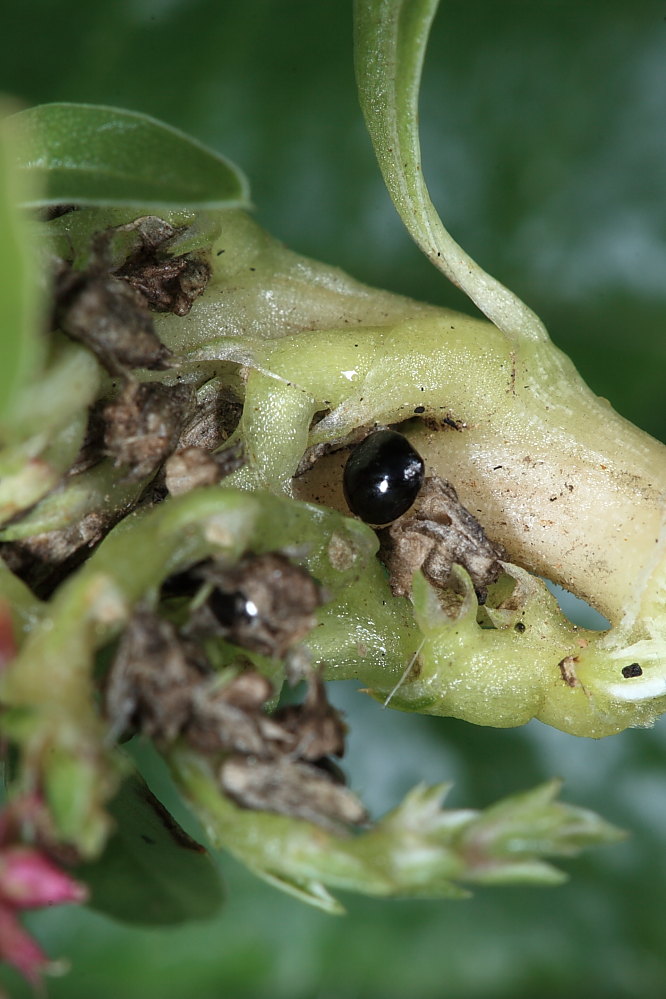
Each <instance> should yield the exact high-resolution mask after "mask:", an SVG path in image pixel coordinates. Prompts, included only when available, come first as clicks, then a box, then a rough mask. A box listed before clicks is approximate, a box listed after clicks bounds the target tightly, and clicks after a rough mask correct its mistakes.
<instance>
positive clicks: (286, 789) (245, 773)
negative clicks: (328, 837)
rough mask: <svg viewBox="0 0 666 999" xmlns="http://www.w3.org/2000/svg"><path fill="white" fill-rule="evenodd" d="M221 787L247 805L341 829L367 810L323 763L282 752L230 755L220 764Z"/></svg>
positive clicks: (357, 822)
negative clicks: (277, 755)
mask: <svg viewBox="0 0 666 999" xmlns="http://www.w3.org/2000/svg"><path fill="white" fill-rule="evenodd" d="M220 783H221V786H222V790H223V791H224V792H225V794H227V795H228V796H229V797H230V798H231V799H232V801H235V802H236V803H237V804H238V805H240V806H241V807H242V808H254V809H259V810H262V811H269V812H278V813H279V814H281V815H291V816H293V817H294V818H298V819H305V820H306V821H308V822H315V823H316V824H317V825H320V826H323V827H324V828H326V829H330V830H331V831H332V832H335V833H341V832H343V831H344V830H345V827H347V826H359V825H364V824H365V823H366V822H367V820H368V815H367V812H366V810H365V808H364V807H363V805H362V804H361V802H360V801H359V799H358V798H357V797H356V796H355V795H354V794H352V792H351V791H350V790H349V789H348V788H346V787H344V785H342V784H339V783H337V781H336V780H335V778H334V777H333V776H332V775H331V774H330V773H329V772H328V771H326V770H323V769H322V768H321V767H317V766H313V765H312V764H311V763H303V762H301V761H299V760H290V759H288V758H287V757H281V758H278V759H276V760H270V761H267V760H259V759H255V758H253V757H250V756H230V757H228V758H227V759H226V760H225V761H224V762H223V764H222V766H221V768H220Z"/></svg>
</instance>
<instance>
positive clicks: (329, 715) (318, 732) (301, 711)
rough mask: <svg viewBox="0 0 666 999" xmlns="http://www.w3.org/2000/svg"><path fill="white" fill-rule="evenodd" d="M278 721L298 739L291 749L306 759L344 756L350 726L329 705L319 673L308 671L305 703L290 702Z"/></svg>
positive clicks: (280, 712) (276, 719) (278, 714)
mask: <svg viewBox="0 0 666 999" xmlns="http://www.w3.org/2000/svg"><path fill="white" fill-rule="evenodd" d="M274 718H275V721H277V722H278V723H279V724H280V725H281V726H282V728H283V729H284V730H285V731H286V732H289V733H290V734H291V735H292V736H293V738H294V742H293V745H292V746H291V748H290V752H291V753H294V754H295V755H296V756H298V757H300V758H301V759H304V760H320V759H321V758H322V757H324V756H331V755H333V756H342V755H343V754H344V751H345V735H346V733H347V727H346V725H345V724H344V722H343V721H342V718H341V716H340V712H339V711H336V709H335V708H334V707H333V706H332V705H331V704H329V702H328V698H327V697H326V687H325V685H324V681H323V680H322V678H321V676H320V674H319V673H314V672H312V671H310V673H309V674H308V690H307V693H306V695H305V698H304V700H303V702H302V703H301V704H289V705H288V706H287V707H284V708H281V709H280V710H279V711H278V712H276V714H275V716H274Z"/></svg>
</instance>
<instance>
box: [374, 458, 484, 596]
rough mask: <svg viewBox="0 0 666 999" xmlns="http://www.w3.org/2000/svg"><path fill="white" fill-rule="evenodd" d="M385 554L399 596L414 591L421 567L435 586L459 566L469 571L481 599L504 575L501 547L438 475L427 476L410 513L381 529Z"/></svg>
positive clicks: (445, 582)
mask: <svg viewBox="0 0 666 999" xmlns="http://www.w3.org/2000/svg"><path fill="white" fill-rule="evenodd" d="M380 538H381V550H380V557H381V558H382V561H383V562H384V564H385V565H386V567H387V568H388V570H389V574H390V581H391V589H392V590H393V592H394V593H395V594H396V596H407V595H408V594H409V593H410V592H411V588H412V578H413V575H414V573H415V572H416V570H417V569H421V570H422V572H423V573H424V575H425V576H426V577H427V579H428V580H429V581H430V582H431V583H433V584H434V585H435V586H439V587H445V586H447V584H448V583H449V580H450V576H451V568H452V566H453V565H454V564H456V565H461V566H463V567H464V568H465V569H466V570H467V572H468V573H469V575H470V578H471V580H472V583H473V584H474V589H475V590H476V593H477V596H478V598H479V602H480V603H483V602H484V601H485V598H486V592H487V587H488V586H490V585H491V583H494V582H496V581H497V579H498V578H499V576H500V575H501V573H502V565H501V559H502V558H503V552H502V550H501V549H500V548H499V547H498V546H497V545H495V544H494V543H493V542H492V541H490V539H489V538H488V537H487V536H486V534H485V531H484V530H483V528H482V527H481V525H480V524H479V522H478V520H477V519H476V517H474V516H473V515H472V514H471V513H470V512H469V510H467V509H466V508H465V507H464V506H463V505H462V504H461V503H460V501H459V500H458V495H457V493H456V491H455V489H454V488H453V486H452V485H451V484H450V483H449V482H446V481H445V480H444V479H440V478H439V477H438V476H432V477H430V478H427V479H426V480H425V482H424V483H423V486H422V488H421V491H420V493H419V496H418V498H417V500H416V502H415V504H414V506H413V507H412V508H411V510H410V511H409V513H407V514H406V515H405V516H404V517H401V518H400V519H399V520H397V521H396V522H395V523H394V524H391V526H390V527H387V528H385V529H383V530H382V531H381V532H380Z"/></svg>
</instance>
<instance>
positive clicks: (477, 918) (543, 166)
mask: <svg viewBox="0 0 666 999" xmlns="http://www.w3.org/2000/svg"><path fill="white" fill-rule="evenodd" d="M446 6H447V7H448V9H449V13H448V15H447V16H443V15H444V8H443V11H442V14H441V15H440V17H439V19H438V21H437V22H436V24H435V27H434V34H433V40H432V45H431V48H430V50H429V56H428V61H427V65H426V77H425V89H424V94H423V99H422V123H423V131H424V138H423V141H424V160H425V164H426V168H427V172H428V177H429V179H430V187H431V193H432V195H433V199H434V200H435V202H436V204H437V205H438V207H439V208H440V210H441V211H442V214H443V216H444V217H445V219H446V221H447V224H448V225H449V226H450V229H451V231H452V232H453V234H454V235H455V237H456V239H457V240H458V241H459V242H460V243H461V244H462V245H463V246H465V248H466V249H467V250H468V251H469V252H470V253H471V254H472V256H474V258H475V259H477V260H479V262H480V263H481V264H482V265H483V266H484V268H485V269H486V270H488V271H489V272H490V273H493V274H495V275H497V276H498V277H499V278H500V279H501V280H502V281H503V283H505V284H507V285H508V286H509V287H511V288H512V289H513V290H515V291H516V292H517V293H518V294H519V295H520V297H521V298H522V299H523V300H525V301H526V302H527V303H528V304H529V305H530V306H531V307H532V308H533V309H534V310H535V311H536V312H537V314H538V315H540V316H541V317H542V318H543V319H544V321H545V322H546V324H547V326H548V328H549V330H550V332H551V334H552V335H553V337H554V339H555V340H556V342H557V343H558V344H559V345H560V346H562V347H564V348H565V349H566V350H567V351H569V352H570V353H571V354H572V356H573V358H574V360H575V362H576V363H577V365H578V366H579V368H580V369H581V371H582V373H583V374H584V375H585V377H586V378H587V380H588V381H589V382H590V383H591V385H592V386H593V388H594V389H595V390H596V391H598V392H600V393H601V394H603V395H606V396H608V397H609V398H610V399H611V400H612V401H613V403H614V405H615V406H616V408H617V409H619V410H620V412H622V413H623V414H624V415H626V416H628V417H630V418H632V419H633V420H635V421H636V422H637V423H639V424H640V425H641V426H643V427H644V428H645V429H647V430H649V431H651V432H652V433H654V434H656V435H657V436H660V437H662V439H663V438H664V437H666V410H665V409H664V406H663V380H664V379H663V372H664V361H665V357H664V350H665V348H664V337H663V328H664V314H665V306H666V287H665V286H664V282H663V274H664V263H665V261H664V224H665V223H664V203H665V201H666V185H665V182H664V163H665V162H666V133H665V130H664V124H663V107H664V101H665V97H666V61H665V60H664V58H663V51H664V48H663V46H664V39H665V37H666V22H664V20H663V18H664V9H663V4H662V3H661V2H652V0H643V2H641V4H637V5H629V4H627V3H626V0H594V2H590V3H587V4H585V5H582V4H580V3H578V2H574V0H566V2H563V0H554V2H552V3H549V4H527V3H525V2H524V0H514V2H507V3H503V4H497V3H495V2H492V0H483V2H481V0H475V2H463V0H456V2H451V3H448V4H446ZM350 40H351V23H350V11H349V9H348V5H346V4H341V3H340V2H339V0H321V2H318V3H317V4H303V3H301V2H297V0H285V2H282V3H280V4H272V3H268V2H260V0H248V2H247V3H245V4H237V3H232V2H229V0H227V2H220V0H216V2H213V0H209V2H204V0H196V2H191V0H188V2H186V0H173V2H169V3H167V2H164V0H125V2H122V3H118V4H108V5H101V4H83V3H80V2H74V0H69V2H66V0H63V2H62V3H60V4H58V5H57V6H54V5H53V4H51V3H48V2H47V0H43V2H37V0H27V2H26V3H25V4H23V5H22V7H21V9H20V11H19V9H18V7H14V8H13V10H12V11H11V12H9V13H8V14H6V15H5V17H4V23H3V67H2V69H1V70H0V88H2V89H4V90H5V91H9V92H12V93H14V94H15V95H17V96H18V97H20V98H22V99H24V100H25V101H26V102H30V103H32V102H38V101H50V100H72V101H87V102H88V101H89V102H104V103H109V104H114V105H117V106H127V107H131V108H134V109H136V110H140V111H144V112H147V113H150V114H152V115H155V116H157V117H161V118H163V119H164V120H166V121H168V122H170V123H171V124H173V125H175V126H177V127H179V128H182V129H184V130H187V131H190V132H192V134H194V135H195V136H197V137H198V138H199V139H200V140H201V141H204V142H206V143H209V144H210V145H212V146H213V147H214V148H216V149H218V150H219V151H221V152H223V153H224V154H225V155H228V156H231V157H232V158H233V159H234V160H236V161H237V162H238V163H239V164H240V165H241V166H242V167H243V169H244V171H245V172H246V173H247V175H248V177H249V178H250V180H251V183H252V189H253V195H254V200H255V202H256V204H257V206H258V217H259V218H260V220H261V221H262V222H263V223H264V224H265V225H266V226H267V228H269V230H271V231H272V232H274V233H275V235H277V236H279V237H281V238H283V239H285V240H286V241H287V242H288V243H290V244H291V245H293V246H294V248H296V249H299V250H302V251H303V252H307V253H310V254H312V255H313V256H315V257H317V256H318V257H321V258H323V259H325V260H329V261H331V262H334V263H338V264H340V265H342V266H344V267H345V268H347V269H348V270H350V271H351V272H352V273H354V274H355V275H357V276H358V277H360V278H363V279H365V280H368V281H373V282H375V283H377V284H381V285H383V286H385V287H388V288H392V289H393V290H396V291H402V292H406V293H410V294H413V295H416V296H421V297H424V298H429V299H431V300H433V301H437V302H441V303H445V304H450V305H453V306H455V307H457V308H463V309H464V308H466V305H465V304H464V302H463V301H462V300H461V298H459V297H457V296H456V295H455V293H454V291H453V289H451V288H450V287H448V286H447V285H446V283H445V282H443V281H442V280H441V278H440V276H439V275H438V274H437V273H436V272H435V271H434V269H433V268H431V267H430V266H429V265H428V264H427V262H426V261H425V260H423V258H422V257H421V255H420V254H419V253H418V251H417V250H416V249H415V248H414V247H413V246H412V245H411V243H410V242H409V240H408V237H407V236H406V235H405V234H404V232H403V230H402V226H401V224H400V222H399V221H398V219H397V217H396V216H395V213H394V210H393V208H392V207H391V205H390V203H389V200H388V196H387V195H386V193H385V192H384V190H383V186H382V182H381V180H380V178H379V173H378V170H377V167H376V165H375V164H374V161H373V159H372V155H371V152H370V146H369V141H368V139H367V137H366V136H365V134H364V130H363V126H362V123H361V117H360V113H359V112H358V110H357V108H356V104H355V96H354V83H353V74H352V61H351V45H350ZM340 696H342V695H340ZM348 699H349V701H350V703H351V704H354V705H355V706H356V707H355V713H354V714H353V715H350V721H351V723H352V728H353V730H354V729H355V732H354V736H353V742H352V752H351V755H350V767H351V772H352V775H353V777H352V783H353V785H354V786H355V787H357V788H358V789H359V790H360V791H362V792H363V793H364V796H365V797H366V798H367V799H368V800H371V801H372V802H373V803H374V804H375V806H376V808H377V809H378V810H379V811H381V810H383V809H385V808H388V807H390V806H391V805H392V804H394V803H395V801H396V800H397V798H398V795H399V794H400V793H404V792H405V791H406V790H407V789H408V788H409V787H410V786H412V785H413V783H414V782H415V781H417V780H418V779H420V778H424V779H427V780H428V781H437V780H442V779H453V780H455V782H456V786H455V802H454V803H455V804H456V805H460V806H466V805H473V806H475V807H479V806H481V805H483V804H486V803H489V802H490V801H492V800H494V799H495V798H497V797H499V796H500V795H501V794H504V793H509V792H510V791H514V790H519V789H521V788H524V787H528V786H531V785H532V784H533V783H537V782H538V781H539V780H541V779H543V778H547V777H550V776H552V775H553V774H555V773H557V774H560V775H561V776H563V777H564V778H565V782H566V783H565V795H566V797H567V798H568V800H571V801H575V802H576V803H578V804H581V805H585V806H588V807H593V808H597V809H598V810H599V811H601V812H602V814H604V815H605V816H606V817H607V818H609V819H610V820H612V821H615V822H617V823H618V824H619V825H621V826H623V827H624V828H630V829H632V830H633V839H632V840H630V841H629V842H628V843H626V844H624V845H623V846H621V847H613V848H612V849H609V850H607V851H604V852H600V853H599V854H598V855H597V856H595V857H594V858H592V859H589V860H585V861H576V862H575V863H573V862H572V863H570V864H569V865H568V866H569V870H570V871H571V872H572V874H573V875H574V877H573V879H572V881H571V882H570V883H569V884H568V885H565V886H563V887H562V888H558V889H555V890H553V891H550V892H548V893H546V892H544V891H542V890H538V891H537V890H527V889H519V888H514V889H510V890H509V889H503V890H501V891H500V890H494V891H492V892H491V891H487V892H480V893H478V894H477V895H476V896H475V898H474V899H473V900H472V901H470V902H465V903H459V902H456V903H453V902H451V903H426V902H423V903H382V902H373V901H363V900H359V899H356V898H350V899H349V900H348V905H349V909H350V916H349V917H347V918H346V919H344V920H333V919H331V918H329V917H326V916H324V915H320V914H318V913H313V912H312V911H311V910H310V909H306V908H305V907H303V906H300V905H299V904H298V903H297V902H295V901H291V900H289V899H285V898H282V897H281V896H280V895H278V894H277V893H276V892H274V891H272V890H271V889H270V888H268V887H266V886H262V885H259V884H257V883H256V882H255V881H254V880H252V879H251V878H250V877H248V876H247V875H245V874H244V873H242V872H239V871H237V869H236V868H235V867H234V866H232V865H231V863H230V862H228V861H227V862H225V867H226V878H227V882H228V891H227V898H228V900H227V905H226V910H225V912H224V913H223V915H222V916H221V917H220V918H219V919H218V920H217V921H216V922H214V923H210V924H201V925H193V926H191V927H188V928H185V929H182V930H169V931H159V932H158V931H145V932H143V931H136V930H133V929H132V930H129V929H126V928H120V927H118V926H116V925H115V924H112V923H110V922H109V921H106V920H103V919H102V918H101V917H95V916H90V915H88V914H78V913H74V912H71V913H67V912H52V913H45V914H44V915H42V916H40V917H39V920H37V919H35V920H34V921H33V922H34V924H35V925H37V923H39V927H40V932H41V933H42V939H43V940H44V942H45V944H46V945H47V946H48V948H49V951H50V952H51V953H52V954H53V955H54V956H56V955H59V954H65V955H68V956H70V957H71V958H72V959H73V960H74V963H75V971H74V972H73V973H72V974H71V975H70V976H69V977H68V978H66V979H63V980H61V981H55V982H54V984H53V986H52V987H51V993H52V995H53V996H54V997H56V999H58V997H67V999H78V997H79V996H80V997H82V999H83V997H85V999H88V997H89V996H90V995H92V994H94V995H96V996H98V997H100V999H111V997H113V999H115V997H116V996H118V995H123V996H127V997H130V999H132V997H134V996H136V997H139V996H141V997H142V999H144V997H146V999H151V997H155V999H158V997H159V999H186V997H190V996H193V995H196V997H197V999H208V997H210V999H213V997H218V996H220V995H224V994H227V995H233V996H243V995H247V996H256V997H257V999H259V997H261V999H263V997H265V996H268V995H270V996H271V997H278V999H281V997H283V996H284V997H285V999H286V997H289V999H309V997H313V996H321V997H326V999H342V997H344V999H353V997H355V996H358V997H364V999H367V997H373V996H377V997H378V999H379V997H393V996H395V997H398V996H399V997H400V999H402V997H403V996H405V995H407V994H409V995H411V996H414V997H417V999H429V997H433V999H435V997H441V996H443V995H444V996H451V997H454V996H455V997H460V996H467V997H469V999H476V997H479V996H487V997H492V999H504V997H506V999H509V997H511V999H523V997H524V999H527V997H529V999H532V997H533V996H535V995H539V996H540V997H545V999H548V997H552V999H555V997H561V996H562V995H568V996H573V997H577V996H590V995H592V996H595V995H604V996H605V997H611V999H612V997H625V996H626V997H634V996H637V995H639V996H641V997H650V999H651V997H655V999H657V997H659V999H661V997H662V996H663V983H664V980H666V958H665V956H664V955H665V954H666V932H665V931H664V927H663V897H664V890H665V889H666V883H665V881H666V876H665V875H664V871H663V861H662V858H663V855H664V848H665V847H666V842H665V839H666V834H664V831H663V830H664V829H665V828H666V822H665V821H664V818H665V816H664V810H663V805H662V802H663V770H664V762H665V761H666V738H665V736H664V732H665V729H664V726H663V724H662V725H661V726H658V727H657V728H656V729H655V730H653V731H647V732H644V731H633V732H627V733H624V734H623V735H621V736H615V737H612V738H610V739H606V740H604V741H602V742H600V743H595V742H589V741H585V740H577V739H573V738H571V737H567V736H563V735H561V734H559V733H557V732H554V731H552V730H549V729H546V728H545V726H539V725H530V726H528V728H527V729H526V730H524V731H520V732H514V731H510V730H509V731H503V732H499V731H494V730H483V729H477V728H474V727H473V726H470V725H466V724H463V723H459V722H454V721H440V720H430V719H425V718H412V717H403V716H401V715H399V714H397V713H388V712H382V710H381V708H380V707H379V706H378V705H374V704H370V703H368V704H365V702H364V701H363V699H362V698H361V697H360V695H355V696H353V697H352V696H351V694H350V695H349V698H348ZM5 980H7V981H8V980H9V978H8V977H7V978H6V979H5V978H3V979H0V981H3V982H4V981H5ZM14 983H15V979H12V984H14ZM13 993H14V994H15V995H16V996H23V995H27V990H25V991H22V990H21V986H20V985H16V986H15V987H14V989H13Z"/></svg>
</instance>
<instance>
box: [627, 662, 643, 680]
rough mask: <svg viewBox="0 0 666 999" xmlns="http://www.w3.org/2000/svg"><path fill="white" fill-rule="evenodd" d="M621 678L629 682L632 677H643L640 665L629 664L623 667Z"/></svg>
mask: <svg viewBox="0 0 666 999" xmlns="http://www.w3.org/2000/svg"><path fill="white" fill-rule="evenodd" d="M622 676H623V677H624V678H625V679H626V680H630V679H632V677H634V676H643V670H642V669H641V666H640V663H630V664H629V666H623V667H622Z"/></svg>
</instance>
